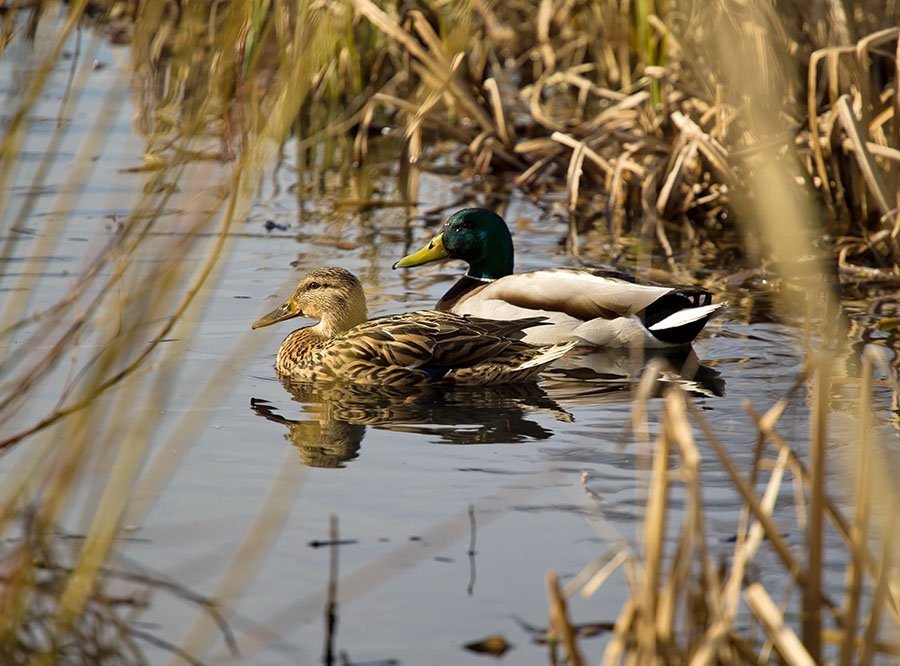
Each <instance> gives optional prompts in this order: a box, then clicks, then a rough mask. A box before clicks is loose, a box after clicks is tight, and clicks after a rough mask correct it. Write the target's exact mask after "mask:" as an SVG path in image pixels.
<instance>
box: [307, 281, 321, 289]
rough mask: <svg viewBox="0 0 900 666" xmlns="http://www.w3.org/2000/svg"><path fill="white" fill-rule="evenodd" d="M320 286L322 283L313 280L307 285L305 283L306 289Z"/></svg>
mask: <svg viewBox="0 0 900 666" xmlns="http://www.w3.org/2000/svg"><path fill="white" fill-rule="evenodd" d="M321 286H322V285H321V284H319V283H318V282H315V281H313V282H310V283H309V284H307V285H306V288H307V289H318V288H319V287H321Z"/></svg>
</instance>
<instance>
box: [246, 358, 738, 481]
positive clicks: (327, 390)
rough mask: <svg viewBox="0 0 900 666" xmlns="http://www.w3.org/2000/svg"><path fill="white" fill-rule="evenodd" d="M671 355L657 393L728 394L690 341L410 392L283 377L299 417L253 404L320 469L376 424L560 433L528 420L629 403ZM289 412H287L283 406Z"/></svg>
mask: <svg viewBox="0 0 900 666" xmlns="http://www.w3.org/2000/svg"><path fill="white" fill-rule="evenodd" d="M657 358H663V359H664V360H665V361H666V365H667V367H668V370H666V371H664V372H663V373H662V374H661V375H660V378H659V381H658V382H657V385H656V389H655V394H656V395H661V394H662V393H663V392H664V391H665V390H666V388H667V387H669V386H671V385H673V384H677V385H679V386H680V387H681V388H683V389H684V390H686V391H688V392H689V393H692V394H694V395H696V396H698V397H714V396H721V395H723V394H724V390H725V382H724V380H723V379H722V378H721V376H720V374H719V372H718V371H717V370H716V369H715V368H712V367H709V366H705V365H702V364H700V362H699V360H698V358H697V355H696V354H695V353H694V351H693V350H692V349H690V348H688V349H682V350H677V351H668V352H656V353H654V354H648V355H646V356H645V357H644V358H643V359H640V358H635V357H633V356H631V355H629V354H628V353H623V351H622V350H608V351H593V352H590V353H587V354H583V355H581V356H577V357H573V358H569V359H567V360H566V361H565V362H563V363H561V364H559V365H558V366H555V367H554V368H552V369H551V370H550V371H545V373H544V375H543V379H542V382H541V384H540V385H538V384H536V383H533V382H530V383H529V382H526V383H521V384H507V385H498V386H477V387H446V386H442V387H435V386H424V387H416V388H409V387H406V388H404V389H399V388H392V387H378V388H377V389H375V388H373V387H362V386H359V385H354V384H333V385H328V386H321V385H319V386H316V385H312V384H308V383H298V382H296V381H292V380H290V379H285V380H282V384H283V385H284V387H285V389H286V390H287V391H288V393H289V394H290V395H291V397H292V399H293V401H295V402H297V403H300V405H301V407H300V410H299V414H297V416H298V417H299V418H289V417H288V416H285V415H283V414H281V413H279V410H278V408H277V407H276V406H275V405H273V404H272V403H271V402H269V401H267V400H262V399H259V398H251V400H250V406H251V408H252V409H253V411H254V412H255V413H256V414H257V415H259V416H262V417H263V418H266V419H268V420H270V421H273V422H275V423H281V424H283V425H285V426H286V427H287V429H288V432H287V434H286V435H285V439H287V440H288V441H289V442H291V444H293V445H294V446H295V447H297V450H298V451H299V452H300V457H301V459H302V461H303V462H304V463H305V464H306V465H309V466H311V467H344V466H345V465H346V463H348V462H350V461H352V460H354V459H355V458H356V457H358V456H359V450H360V447H361V444H362V440H363V437H365V434H366V429H367V427H374V428H379V429H382V430H390V431H393V432H409V433H418V434H422V435H425V436H427V437H428V438H429V440H430V441H432V442H435V443H441V444H512V443H520V442H528V441H540V440H546V439H549V438H550V437H552V436H553V434H554V433H553V431H552V430H550V429H548V427H546V426H547V421H546V420H545V421H544V425H542V424H541V423H538V422H537V421H536V420H534V419H531V418H528V416H529V415H530V414H547V415H550V416H552V417H553V418H555V419H556V420H557V421H561V422H571V421H573V420H574V418H573V416H572V414H571V413H570V412H568V411H566V409H565V408H564V407H565V406H570V407H574V406H583V405H589V404H597V405H601V404H604V403H606V404H608V403H611V402H618V403H621V402H627V401H629V400H630V399H631V390H630V389H631V388H632V387H633V386H634V385H635V384H636V383H637V382H638V381H639V380H640V377H641V374H642V372H643V369H644V367H645V366H646V364H647V363H649V362H650V361H651V360H652V359H657ZM282 411H284V410H282Z"/></svg>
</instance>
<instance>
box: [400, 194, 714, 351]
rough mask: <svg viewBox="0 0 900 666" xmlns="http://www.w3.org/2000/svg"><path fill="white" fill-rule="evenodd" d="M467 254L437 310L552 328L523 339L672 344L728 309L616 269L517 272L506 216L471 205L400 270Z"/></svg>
mask: <svg viewBox="0 0 900 666" xmlns="http://www.w3.org/2000/svg"><path fill="white" fill-rule="evenodd" d="M448 258H449V259H461V260H463V261H465V262H466V263H468V264H469V270H468V272H467V273H466V274H465V275H464V276H462V277H461V278H460V279H459V280H458V281H457V282H456V284H454V285H453V287H451V288H450V290H449V291H448V292H447V293H446V294H444V295H443V297H442V298H441V300H440V301H438V304H437V306H436V307H437V309H438V310H441V311H443V312H453V313H455V314H470V315H475V316H478V317H487V318H491V319H519V318H521V317H534V316H542V317H546V318H547V320H548V321H549V322H550V325H548V326H540V327H536V328H534V329H530V330H528V331H527V332H526V335H525V338H524V340H525V341H527V342H530V343H533V344H550V343H559V342H561V341H565V340H570V339H573V338H574V339H577V340H579V341H580V342H582V343H585V344H590V345H595V346H599V347H629V346H633V345H644V346H647V347H672V346H679V345H687V344H690V342H691V340H693V339H694V338H695V337H696V336H697V334H698V333H699V332H700V330H701V329H702V328H703V327H704V326H705V325H706V322H707V321H709V318H710V317H711V316H712V314H713V313H714V312H715V311H716V310H718V309H719V308H720V307H722V305H723V304H722V303H717V304H713V302H712V294H711V293H710V292H708V291H706V290H705V289H699V288H696V287H663V286H659V285H654V284H648V283H644V282H640V281H638V280H637V279H635V278H633V277H631V276H629V275H626V274H624V273H619V272H616V271H607V270H599V269H590V268H549V269H543V270H537V271H531V272H529V273H517V274H513V243H512V237H511V236H510V234H509V228H508V227H507V226H506V222H504V220H503V218H502V217H500V216H499V215H497V214H496V213H494V212H493V211H490V210H486V209H484V208H465V209H463V210H460V211H457V212H456V213H454V214H453V215H451V216H450V218H449V219H448V220H447V222H446V224H444V226H443V228H442V229H441V230H440V231H439V232H438V234H437V236H435V237H434V238H433V239H431V241H430V242H429V243H428V245H426V246H425V247H424V248H422V249H421V250H419V251H418V252H414V253H413V254H410V255H407V256H406V257H403V259H401V260H400V261H398V262H397V263H395V264H394V268H408V267H411V266H420V265H422V264H427V263H430V262H432V261H440V260H442V259H448Z"/></svg>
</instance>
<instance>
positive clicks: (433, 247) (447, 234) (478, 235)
mask: <svg viewBox="0 0 900 666" xmlns="http://www.w3.org/2000/svg"><path fill="white" fill-rule="evenodd" d="M446 258H452V259H461V260H463V261H465V262H467V263H468V264H469V271H468V274H469V275H470V276H472V277H475V278H482V279H497V278H501V277H503V276H505V275H510V274H511V273H512V272H513V260H514V255H513V244H512V238H511V237H510V235H509V228H508V227H507V226H506V222H504V221H503V218H502V217H500V216H499V215H497V213H495V212H493V211H490V210H487V209H485V208H464V209H463V210H460V211H457V212H455V213H454V214H453V215H451V216H450V218H449V219H448V220H447V222H446V224H444V226H443V228H442V229H441V230H440V232H439V233H438V235H437V236H435V237H434V238H433V239H432V240H431V242H430V243H428V245H426V246H425V247H424V248H422V249H421V250H419V251H418V252H415V253H413V254H410V255H408V256H406V257H404V258H403V259H401V260H400V261H398V262H397V263H396V264H394V268H407V267H410V266H420V265H422V264H427V263H430V262H432V261H439V260H441V259H446Z"/></svg>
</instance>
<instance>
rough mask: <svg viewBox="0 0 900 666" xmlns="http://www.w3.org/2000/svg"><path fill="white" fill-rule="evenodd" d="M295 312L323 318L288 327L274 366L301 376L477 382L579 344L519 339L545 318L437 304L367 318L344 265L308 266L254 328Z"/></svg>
mask: <svg viewBox="0 0 900 666" xmlns="http://www.w3.org/2000/svg"><path fill="white" fill-rule="evenodd" d="M296 316H309V317H313V318H320V322H319V323H318V324H316V325H314V326H307V327H305V328H300V329H298V330H296V331H294V332H292V333H290V334H289V335H288V336H287V337H286V338H285V339H284V341H283V342H282V343H281V346H280V347H279V349H278V355H277V356H276V360H275V369H276V371H277V373H278V374H279V375H280V376H282V377H289V378H290V379H292V380H296V381H298V382H315V383H321V382H334V381H346V382H353V383H355V384H367V385H381V386H412V385H417V384H424V383H429V382H435V381H443V382H453V383H457V384H467V385H479V384H493V383H506V382H520V381H528V380H531V379H533V378H534V377H535V376H536V375H537V374H538V373H539V372H540V371H541V370H542V369H543V368H544V367H545V366H546V365H548V364H549V363H551V362H553V361H554V360H556V359H557V358H559V357H560V356H562V355H563V354H565V353H566V352H567V351H568V350H569V349H571V348H572V346H574V345H573V344H568V345H556V346H552V347H536V346H533V345H530V344H527V343H525V342H523V341H522V339H523V338H524V337H525V330H526V329H529V328H531V327H535V326H539V325H542V324H543V323H544V321H543V319H542V318H541V317H526V318H519V319H515V320H509V321H494V320H485V319H480V318H478V317H472V316H469V315H459V314H454V313H450V312H443V311H439V310H420V311H417V312H410V313H406V314H400V315H391V316H386V317H378V318H375V319H367V317H366V306H365V296H364V295H363V292H362V286H361V285H360V284H359V281H358V280H357V279H356V277H354V276H353V275H352V273H350V272H349V271H345V270H343V269H340V268H320V269H316V270H314V271H311V272H310V273H309V274H308V275H307V276H306V277H304V279H303V280H301V282H300V284H299V285H298V287H297V290H296V291H295V292H294V294H293V295H292V296H291V298H290V299H288V301H287V302H285V304H284V305H282V306H280V307H279V308H276V309H275V310H274V311H272V312H271V313H269V314H268V315H266V316H264V317H262V318H261V319H260V320H258V321H257V322H256V323H255V324H254V325H253V328H259V327H261V326H268V325H270V324H272V323H275V322H277V321H282V320H283V319H288V318H291V317H296Z"/></svg>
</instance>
